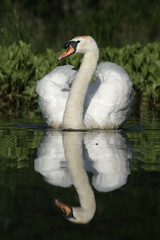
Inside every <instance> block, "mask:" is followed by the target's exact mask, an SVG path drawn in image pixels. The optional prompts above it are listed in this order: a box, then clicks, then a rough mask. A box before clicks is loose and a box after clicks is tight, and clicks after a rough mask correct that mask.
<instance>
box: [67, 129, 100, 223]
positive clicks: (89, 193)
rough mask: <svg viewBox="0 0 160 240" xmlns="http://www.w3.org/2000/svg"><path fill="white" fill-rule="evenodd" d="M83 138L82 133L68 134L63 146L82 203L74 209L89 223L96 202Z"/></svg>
mask: <svg viewBox="0 0 160 240" xmlns="http://www.w3.org/2000/svg"><path fill="white" fill-rule="evenodd" d="M83 136H84V133H82V132H66V133H65V134H64V135H63V145H64V150H65V157H66V160H67V165H68V169H69V171H70V173H71V175H72V180H73V184H74V186H75V189H76V191H77V193H78V197H79V201H80V207H78V208H77V207H76V208H74V209H76V211H78V212H79V216H81V219H83V218H84V219H86V220H87V221H89V219H91V218H92V217H93V215H94V213H95V209H96V202H95V197H94V193H93V190H92V187H91V186H90V183H89V179H88V175H87V173H86V171H85V169H84V162H83V146H82V142H83Z"/></svg>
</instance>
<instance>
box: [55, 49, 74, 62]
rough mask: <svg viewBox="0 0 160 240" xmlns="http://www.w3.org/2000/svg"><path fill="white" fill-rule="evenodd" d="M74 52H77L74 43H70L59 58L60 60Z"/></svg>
mask: <svg viewBox="0 0 160 240" xmlns="http://www.w3.org/2000/svg"><path fill="white" fill-rule="evenodd" d="M73 53H75V50H74V48H73V47H72V45H69V47H68V48H67V49H66V50H65V52H64V53H63V54H62V55H61V56H59V58H58V59H57V60H58V61H59V60H61V59H63V58H65V57H68V56H70V55H71V54H73Z"/></svg>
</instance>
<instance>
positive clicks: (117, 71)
mask: <svg viewBox="0 0 160 240" xmlns="http://www.w3.org/2000/svg"><path fill="white" fill-rule="evenodd" d="M95 75H96V79H95V81H94V83H91V84H90V85H89V88H88V91H87V96H86V101H85V117H84V121H85V124H86V125H87V127H90V128H92V127H97V128H100V127H102V128H108V129H112V128H118V127H119V126H121V125H122V124H123V123H124V122H125V121H126V120H127V118H128V117H129V115H130V112H131V107H132V102H133V89H132V82H131V81H130V78H129V76H128V74H127V73H126V71H125V70H124V69H123V68H122V67H120V66H118V65H117V64H114V63H110V62H104V63H101V64H99V65H98V67H97V70H96V72H95Z"/></svg>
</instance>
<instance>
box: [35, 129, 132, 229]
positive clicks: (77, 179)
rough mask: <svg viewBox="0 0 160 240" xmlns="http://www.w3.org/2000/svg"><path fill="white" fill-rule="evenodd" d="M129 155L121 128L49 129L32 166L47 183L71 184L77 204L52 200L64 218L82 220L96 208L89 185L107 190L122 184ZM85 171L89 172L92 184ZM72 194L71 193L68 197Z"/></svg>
mask: <svg viewBox="0 0 160 240" xmlns="http://www.w3.org/2000/svg"><path fill="white" fill-rule="evenodd" d="M132 158H133V149H132V146H131V144H130V142H129V139H128V138H127V136H126V135H125V133H124V132H122V131H120V130H118V131H117V130H116V131H113V130H111V131H84V132H83V131H65V132H62V131H52V130H48V131H47V132H46V134H45V135H44V137H43V139H42V141H41V143H40V145H39V148H38V151H37V158H36V159H35V161H34V169H35V171H37V172H39V173H40V174H42V175H43V176H44V178H45V180H46V181H47V182H49V183H50V184H53V185H55V186H60V187H65V188H67V187H70V186H71V185H74V187H75V190H76V191H77V194H78V198H79V202H80V205H79V206H73V207H69V206H67V205H66V204H64V203H62V202H60V201H59V200H56V201H55V203H56V205H57V206H58V207H60V208H61V209H62V211H63V215H64V217H65V218H67V220H69V221H71V222H73V223H83V224H84V223H87V222H89V221H90V220H91V219H92V218H93V216H94V214H95V211H96V202H95V196H94V192H93V190H92V186H93V187H94V188H95V189H96V190H97V191H100V192H109V191H113V190H115V189H118V188H120V187H122V186H123V185H125V184H126V182H127V178H128V175H129V174H130V171H131V162H132ZM86 172H90V173H91V174H92V178H91V182H92V186H91V184H90V182H89V179H88V176H87V173H86ZM90 176H91V175H90ZM72 198H73V196H72V195H71V201H72ZM64 210H65V211H64Z"/></svg>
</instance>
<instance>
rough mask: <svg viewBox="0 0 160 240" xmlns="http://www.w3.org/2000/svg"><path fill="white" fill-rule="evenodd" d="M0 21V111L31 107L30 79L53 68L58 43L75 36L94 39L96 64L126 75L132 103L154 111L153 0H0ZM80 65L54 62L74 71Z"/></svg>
mask: <svg viewBox="0 0 160 240" xmlns="http://www.w3.org/2000/svg"><path fill="white" fill-rule="evenodd" d="M0 19H1V21H0V36H1V37H0V85H1V92H0V109H1V110H2V112H6V111H7V112H8V111H9V112H12V111H13V110H14V109H20V107H23V109H24V107H25V108H26V109H32V110H33V109H37V108H38V104H37V95H36V93H35V85H36V81H37V80H38V79H40V78H42V77H43V76H44V75H45V74H46V73H48V72H49V71H51V70H52V69H53V68H54V67H56V66H57V65H58V63H57V61H56V59H57V56H58V54H59V52H60V51H61V49H62V47H63V45H64V43H65V42H66V41H67V40H68V39H71V38H72V37H74V36H75V35H81V34H82V35H83V34H87V35H92V36H93V37H94V38H95V39H96V41H97V43H98V45H99V47H100V61H112V62H116V63H117V64H120V65H121V66H122V67H124V68H125V69H126V70H127V71H128V73H129V75H130V77H131V79H132V81H133V83H134V89H135V94H136V101H135V103H136V105H138V106H143V107H148V106H151V107H152V108H153V107H154V109H156V110H158V109H159V98H160V97H159V96H160V48H159V39H160V31H159V29H160V21H159V19H160V4H159V0H153V1H152V2H151V1H150V0H128V1H125V0H99V1H96V0H47V1H45V2H44V1H42V0H39V1H36V0H35V1H31V0H12V1H11V0H6V1H3V0H0ZM80 61H81V58H80V56H78V57H77V56H76V57H75V56H73V57H72V58H69V59H67V60H65V61H62V62H61V63H59V64H66V63H70V64H73V65H74V66H75V68H78V67H79V64H80ZM148 103H149V105H148ZM136 109H137V107H136ZM138 109H140V107H139V108H138Z"/></svg>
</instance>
